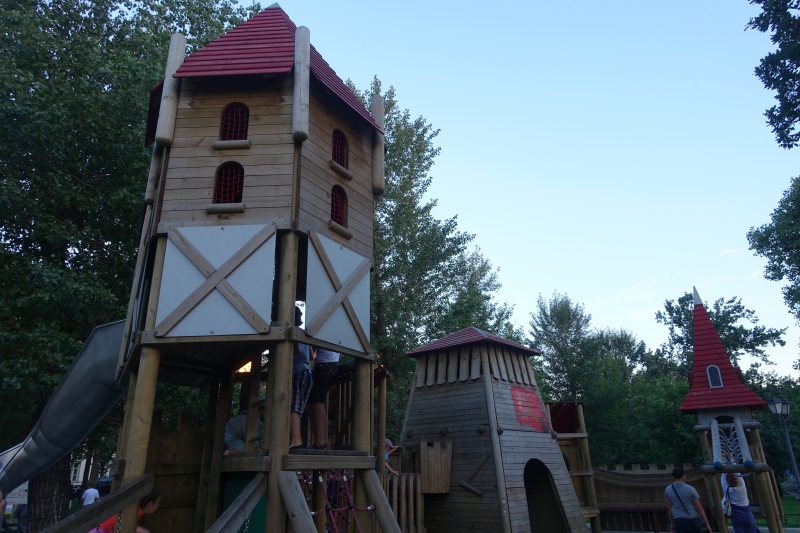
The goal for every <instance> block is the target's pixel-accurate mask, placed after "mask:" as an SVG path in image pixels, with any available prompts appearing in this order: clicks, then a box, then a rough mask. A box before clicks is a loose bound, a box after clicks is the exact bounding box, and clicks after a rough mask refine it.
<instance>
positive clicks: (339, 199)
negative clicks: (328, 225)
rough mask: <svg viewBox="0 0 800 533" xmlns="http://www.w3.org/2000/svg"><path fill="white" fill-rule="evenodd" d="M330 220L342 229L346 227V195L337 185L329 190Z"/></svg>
mask: <svg viewBox="0 0 800 533" xmlns="http://www.w3.org/2000/svg"><path fill="white" fill-rule="evenodd" d="M331 220H332V221H333V222H336V223H337V224H339V225H340V226H342V227H343V228H346V227H347V193H346V192H344V189H343V188H342V187H341V186H339V185H334V186H333V189H331Z"/></svg>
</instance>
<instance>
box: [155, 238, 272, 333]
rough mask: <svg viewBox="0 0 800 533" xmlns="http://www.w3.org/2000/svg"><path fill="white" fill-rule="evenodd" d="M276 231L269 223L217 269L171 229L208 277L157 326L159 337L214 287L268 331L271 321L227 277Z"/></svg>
mask: <svg viewBox="0 0 800 533" xmlns="http://www.w3.org/2000/svg"><path fill="white" fill-rule="evenodd" d="M274 234H275V225H274V224H270V225H268V226H266V227H265V228H264V229H262V230H261V231H259V232H258V233H256V234H255V235H254V236H253V238H251V239H250V240H249V241H247V242H246V243H245V245H244V246H242V247H241V248H240V249H239V251H237V252H236V253H235V254H233V256H231V258H230V259H228V260H227V261H225V264H223V265H222V266H221V267H219V268H218V269H215V268H214V266H213V265H212V264H211V263H209V262H208V260H207V259H206V258H205V257H203V254H201V253H200V251H199V250H198V249H197V248H195V247H194V245H192V243H190V242H189V241H188V240H187V239H186V237H184V236H183V234H182V233H181V232H180V231H179V230H178V229H177V228H176V229H173V230H172V231H170V232H169V239H170V240H171V241H172V243H173V244H174V245H175V246H176V247H177V248H178V250H180V251H181V252H183V255H185V256H186V258H187V259H189V261H191V263H192V264H193V265H194V266H196V267H197V269H198V270H200V272H202V273H203V275H204V276H205V277H206V280H205V281H204V282H203V283H202V284H201V285H200V286H199V287H197V288H196V289H195V290H194V292H192V294H190V295H189V297H188V298H186V299H185V300H184V301H183V302H182V303H181V304H180V305H179V306H178V307H176V308H175V309H174V310H173V311H172V312H171V313H170V314H169V315H167V316H166V318H164V320H162V321H161V323H159V324H158V325H157V326H156V328H155V335H156V336H157V337H162V336H164V335H166V334H167V333H169V332H170V331H171V330H172V328H174V327H175V326H176V325H178V323H179V322H180V321H181V320H183V319H184V317H186V315H187V314H189V312H190V311H191V310H192V309H194V308H195V307H197V305H198V304H199V303H200V302H202V301H203V298H205V297H206V296H208V295H209V293H211V291H213V290H214V289H217V290H218V291H219V292H220V294H222V295H223V296H224V297H225V299H226V300H228V301H229V302H230V303H231V305H232V306H233V307H234V308H235V309H236V310H237V311H239V314H241V315H242V316H243V317H244V319H245V320H247V322H248V323H249V324H250V325H251V326H253V328H254V329H255V330H256V331H257V332H258V333H268V332H269V322H267V321H266V320H264V318H263V317H262V316H261V315H259V314H258V311H256V310H255V309H253V307H252V306H251V305H250V304H249V303H247V300H245V299H244V297H243V296H242V295H241V294H239V291H237V290H236V289H234V288H233V286H232V285H231V284H230V283H229V282H228V280H227V277H228V276H229V275H231V274H232V273H233V271H234V270H236V269H237V268H238V267H239V265H241V264H242V263H244V261H245V260H246V259H247V258H248V257H250V256H251V255H253V253H254V252H255V251H256V250H258V248H259V247H260V246H261V245H262V244H264V243H265V242H267V240H269V238H270V237H272V236H273V235H274Z"/></svg>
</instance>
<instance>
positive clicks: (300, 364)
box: [289, 306, 311, 448]
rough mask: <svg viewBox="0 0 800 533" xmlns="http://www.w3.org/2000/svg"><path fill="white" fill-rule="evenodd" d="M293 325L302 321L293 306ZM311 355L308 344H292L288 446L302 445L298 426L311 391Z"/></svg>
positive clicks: (298, 312)
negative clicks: (290, 412)
mask: <svg viewBox="0 0 800 533" xmlns="http://www.w3.org/2000/svg"><path fill="white" fill-rule="evenodd" d="M294 323H295V326H300V324H302V323H303V312H302V311H301V310H300V308H299V307H297V306H295V308H294ZM310 356H311V347H310V346H309V345H308V344H300V343H299V342H296V343H295V344H294V356H293V357H292V414H291V419H290V425H289V435H290V442H289V447H290V448H296V447H298V446H302V444H303V435H302V432H301V426H300V417H301V416H303V411H305V409H306V402H308V395H309V393H310V392H311V368H310V367H309V366H308V361H309V359H310Z"/></svg>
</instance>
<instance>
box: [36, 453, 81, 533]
mask: <svg viewBox="0 0 800 533" xmlns="http://www.w3.org/2000/svg"><path fill="white" fill-rule="evenodd" d="M69 474H70V455H69V454H67V455H66V456H64V458H62V459H61V460H59V461H58V462H57V463H56V464H54V465H53V466H51V467H50V468H48V469H47V470H45V471H44V472H42V473H41V474H39V475H38V476H36V477H35V478H33V479H31V481H30V484H29V485H28V531H29V532H30V533H39V532H40V531H41V530H42V529H44V528H46V527H47V526H50V525H52V524H55V523H56V522H58V521H59V520H61V519H62V518H64V517H66V516H67V513H68V512H69V497H70V492H71V489H72V486H71V484H70V479H69Z"/></svg>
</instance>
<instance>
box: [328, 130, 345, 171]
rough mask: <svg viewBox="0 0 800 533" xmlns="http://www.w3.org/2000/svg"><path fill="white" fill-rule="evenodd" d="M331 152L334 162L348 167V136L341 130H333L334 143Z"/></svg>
mask: <svg viewBox="0 0 800 533" xmlns="http://www.w3.org/2000/svg"><path fill="white" fill-rule="evenodd" d="M331 154H332V157H331V159H333V162H334V163H338V164H340V165H341V166H342V167H344V168H347V137H345V135H344V133H342V131H341V130H333V145H332V147H331Z"/></svg>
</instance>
